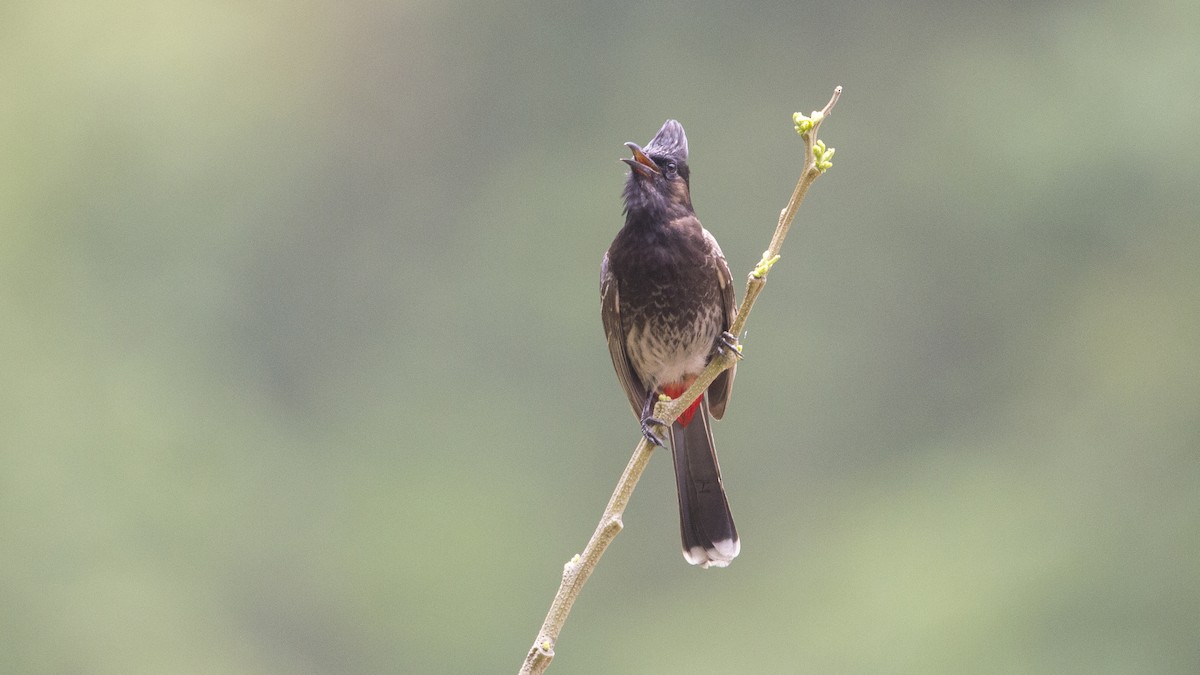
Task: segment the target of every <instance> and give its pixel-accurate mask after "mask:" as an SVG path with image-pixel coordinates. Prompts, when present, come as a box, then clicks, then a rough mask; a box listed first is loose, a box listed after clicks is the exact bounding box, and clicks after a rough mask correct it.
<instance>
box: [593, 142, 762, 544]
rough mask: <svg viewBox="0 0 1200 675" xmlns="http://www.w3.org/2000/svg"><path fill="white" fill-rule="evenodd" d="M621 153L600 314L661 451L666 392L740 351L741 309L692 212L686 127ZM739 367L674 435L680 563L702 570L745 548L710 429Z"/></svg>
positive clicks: (625, 383)
mask: <svg viewBox="0 0 1200 675" xmlns="http://www.w3.org/2000/svg"><path fill="white" fill-rule="evenodd" d="M625 145H626V146H627V147H628V148H629V149H630V150H632V151H633V158H632V159H623V160H622V161H623V162H625V163H626V164H628V165H629V166H630V168H631V169H632V170H631V171H630V173H629V178H628V180H627V181H626V183H625V192H624V198H625V226H624V227H622V228H621V231H620V232H618V233H617V236H616V238H615V239H613V243H612V246H610V247H609V249H608V252H607V253H606V254H605V255H604V262H603V263H602V264H601V266H600V314H601V317H602V318H603V319H604V332H605V333H606V334H607V335H608V351H609V353H610V354H611V355H612V361H613V366H614V367H615V368H616V370H617V378H618V379H619V380H620V381H621V386H622V387H624V388H625V395H626V396H628V397H629V404H630V405H631V406H633V411H634V414H636V415H637V416H638V419H639V420H640V421H641V428H642V433H643V434H644V435H645V436H646V438H648V439H650V441H652V442H654V443H655V444H657V445H662V444H663V443H662V440H661V439H659V438H658V436H657V434H655V432H654V426H655V425H657V424H659V421H658V420H656V419H654V417H653V413H654V404H655V402H656V401H657V400H658V396H659V394H666V395H667V396H670V397H672V398H676V397H678V396H679V395H680V394H682V393H683V392H684V390H685V389H687V388H688V387H689V386H690V385H691V384H692V382H694V381H695V379H696V376H698V375H699V374H700V372H701V371H702V370H704V367H705V366H706V365H708V362H709V360H710V359H711V358H712V355H713V354H714V352H715V350H719V349H728V348H730V346H731V345H733V344H734V339H733V336H731V335H729V334H728V333H727V332H726V331H727V329H728V328H729V326H730V325H731V324H732V322H733V318H734V314H735V313H736V311H737V310H736V308H735V307H734V302H733V277H732V276H731V275H730V273H729V266H728V265H726V264H725V256H724V255H723V254H722V253H721V247H720V246H718V245H717V240H716V239H714V238H713V236H712V235H711V234H709V233H708V230H706V229H704V228H703V227H702V226H701V225H700V221H699V220H698V219H697V218H696V213H695V211H693V210H692V197H691V191H690V184H689V175H690V172H689V170H688V165H687V158H688V145H687V136H686V135H685V134H684V132H683V126H682V125H681V124H679V122H676V121H675V120H667V121H666V123H665V124H663V126H662V128H661V129H659V131H658V133H657V134H655V136H654V138H653V139H652V140H651V141H650V144H649V145H647V146H646V147H645V148H639V147H638V146H637V144H636V143H626V144H625ZM734 370H735V369H734V368H730V369H729V370H726V371H725V372H723V373H721V375H720V376H718V377H717V379H716V380H714V381H713V383H712V384H711V385H709V387H708V393H707V396H704V395H702V396H700V398H698V399H696V400H695V402H693V403H692V405H691V406H689V407H688V408H687V410H686V411H684V413H683V414H682V415H680V416H679V419H677V420H675V422H674V423H673V424H671V428H670V431H671V454H672V456H673V457H674V460H675V481H676V483H677V487H678V491H679V525H680V529H681V531H682V533H683V557H684V558H686V559H687V561H688V562H689V563H691V564H693V565H700V566H702V567H724V566H726V565H728V564H729V563H730V561H732V560H733V559H734V558H735V557H737V554H738V551H739V549H740V543H739V541H738V535H737V529H736V528H735V527H734V525H733V516H732V515H730V513H729V502H728V501H726V499H725V489H724V487H722V485H721V470H720V467H719V466H718V465H717V453H716V450H715V449H714V448H713V438H712V429H711V428H710V426H709V416H710V414H711V416H712V417H715V418H717V419H720V418H721V416H722V415H724V413H725V405H726V404H727V403H728V402H729V395H730V391H731V390H732V388H733V376H734ZM697 412H699V414H697Z"/></svg>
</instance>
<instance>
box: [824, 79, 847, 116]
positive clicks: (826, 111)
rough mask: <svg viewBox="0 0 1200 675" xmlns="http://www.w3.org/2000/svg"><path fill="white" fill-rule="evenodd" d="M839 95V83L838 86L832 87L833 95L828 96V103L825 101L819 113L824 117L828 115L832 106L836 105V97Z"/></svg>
mask: <svg viewBox="0 0 1200 675" xmlns="http://www.w3.org/2000/svg"><path fill="white" fill-rule="evenodd" d="M841 97H842V85H840V84H839V85H838V86H836V87H834V88H833V96H832V97H830V99H829V103H826V104H825V107H824V108H821V114H822V115H824V116H825V117H828V116H829V113H831V112H833V106H835V105H837V102H838V99H839V98H841Z"/></svg>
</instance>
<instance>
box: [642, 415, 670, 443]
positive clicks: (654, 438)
mask: <svg viewBox="0 0 1200 675" xmlns="http://www.w3.org/2000/svg"><path fill="white" fill-rule="evenodd" d="M665 426H667V425H666V424H663V421H662V420H660V419H658V418H657V417H647V418H645V419H643V420H642V435H643V436H645V437H646V440H648V441H650V442H651V443H653V444H654V445H657V446H659V447H660V448H665V447H667V443H666V441H664V440H663V439H662V437H661V436H659V435H658V432H657V431H655V430H654V428H655V427H665Z"/></svg>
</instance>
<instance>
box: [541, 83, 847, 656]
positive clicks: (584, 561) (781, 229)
mask: <svg viewBox="0 0 1200 675" xmlns="http://www.w3.org/2000/svg"><path fill="white" fill-rule="evenodd" d="M841 95H842V88H841V87H840V86H839V87H836V88H835V89H834V90H833V97H832V98H830V99H829V103H826V104H825V107H824V108H823V109H821V110H819V111H815V112H813V114H812V115H811V116H804V115H801V114H800V113H796V114H795V115H794V116H793V119H794V121H795V123H796V132H797V133H799V134H800V137H801V138H802V139H803V140H804V169H803V170H802V171H801V173H800V180H798V181H797V182H796V188H795V189H794V190H793V191H792V197H791V199H789V200H788V204H787V206H786V207H784V209H783V211H781V212H780V213H779V223H778V224H777V225H776V226H775V234H774V236H772V237H771V245H770V246H768V247H767V250H766V251H764V252H763V257H762V260H760V261H759V262H758V264H757V265H755V266H754V269H753V270H751V271H750V275H749V278H748V279H747V282H746V295H745V297H743V298H742V305H741V307H740V308H739V309H738V313H737V318H736V319H735V320H734V322H733V325H732V326H731V327H730V328H729V332H730V333H732V334H733V335H735V336H738V335H741V334H742V330H744V329H745V326H746V320H747V318H749V316H750V310H751V308H753V307H754V301H755V299H757V298H758V294H759V293H761V292H762V289H763V287H764V286H766V283H767V274H768V273H769V272H770V271H771V266H772V265H774V264H775V263H776V262H777V261H778V260H779V251H780V249H781V248H783V240H784V238H785V237H787V233H788V228H790V227H791V225H792V220H793V219H794V218H795V217H796V211H797V210H798V209H799V208H800V203H801V202H803V201H804V197H805V195H807V194H808V188H809V187H810V186H812V184H813V181H815V180H816V179H817V178H819V177H820V176H821V174H823V173H825V171H826V170H827V169H828V168H829V167H830V166H832V162H831V160H832V158H833V148H826V147H825V144H824V143H822V142H821V141H820V140H818V139H817V129H818V128H819V127H820V126H821V122H822V121H823V120H824V119H825V118H826V117H829V114H830V112H832V111H833V106H834V105H836V104H837V101H838V98H839V97H840V96H841ZM739 358H741V345H738V349H737V350H736V351H735V350H732V349H725V350H723V351H721V352H720V353H719V354H717V355H716V356H714V357H713V359H712V360H711V361H710V362H709V364H708V367H707V368H705V369H704V371H703V372H702V373H701V374H700V376H699V377H697V378H696V381H695V382H694V383H693V384H692V386H691V387H688V389H687V391H685V392H684V393H683V394H681V395H679V396H678V397H677V398H676V399H675V400H673V401H670V402H669V403H663V402H660V403H658V404H657V405H655V408H654V416H655V417H657V418H658V419H660V420H662V421H663V422H664V423H666V424H668V425H669V424H671V422H674V421H675V418H677V417H679V415H680V414H682V413H683V411H684V410H685V409H686V408H687V407H688V404H690V403H691V402H692V401H694V400H696V399H697V398H698V397H700V395H701V394H703V393H704V391H705V390H706V389H708V385H710V384H712V381H713V380H715V379H716V378H717V376H718V375H720V374H721V373H722V372H724V371H725V370H726V369H727V368H730V367H731V366H733V364H734V363H737V360H738V359H739ZM653 450H654V446H653V445H651V444H650V442H649V441H647V440H646V439H645V438H642V440H641V442H639V443H638V445H637V447H636V448H634V451H633V457H631V458H630V459H629V464H628V465H627V466H626V467H625V472H624V473H622V474H621V479H620V480H619V481H617V487H616V489H615V490H614V491H613V494H612V497H611V498H610V499H609V500H608V506H606V507H605V509H604V515H603V516H601V518H600V524H599V525H597V526H596V531H595V532H594V533H592V538H591V539H590V540H589V541H588V543H587V546H586V547H584V549H583V553H582V554H576V555H575V556H574V557H573V558H571V560H569V561H568V562H567V564H566V565H564V566H563V575H562V583H561V584H560V585H559V587H558V593H557V594H555V596H554V602H553V603H551V604H550V611H549V612H548V613H547V614H546V620H545V621H544V622H543V623H542V628H541V630H539V631H538V636H537V640H536V641H535V642H534V643H533V647H531V648H530V649H529V653H528V654H527V655H526V656H525V662H524V663H523V664H522V666H521V670H520V673H521V674H522V675H524V674H527V673H528V674H533V673H541V672H544V671H545V670H546V668H547V667H549V665H550V661H551V660H552V659H553V658H554V644H555V643H556V642H557V641H558V636H559V633H560V632H561V631H562V627H563V624H565V623H566V621H567V615H568V614H570V613H571V606H572V605H574V604H575V599H576V598H578V597H579V593H580V591H582V590H583V585H584V584H585V583H587V580H588V577H590V576H591V575H592V570H594V569H595V568H596V563H598V562H599V561H600V556H602V555H604V550H605V549H607V548H608V545H609V544H610V543H611V542H612V540H613V539H614V538H615V537H616V536H617V533H618V532H620V531H621V528H622V527H623V524H622V522H621V515H622V514H623V513H624V512H625V506H626V505H627V504H628V503H629V498H630V496H631V495H632V494H633V489H634V487H636V486H637V482H638V480H639V479H640V478H641V477H642V472H643V471H644V470H645V469H646V464H647V463H648V462H649V461H650V454H651V452H652V451H653Z"/></svg>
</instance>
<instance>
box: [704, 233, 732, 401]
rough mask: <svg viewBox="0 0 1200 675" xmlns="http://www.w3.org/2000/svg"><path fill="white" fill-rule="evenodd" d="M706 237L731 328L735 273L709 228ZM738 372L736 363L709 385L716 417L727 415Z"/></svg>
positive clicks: (709, 396) (726, 317) (726, 328)
mask: <svg viewBox="0 0 1200 675" xmlns="http://www.w3.org/2000/svg"><path fill="white" fill-rule="evenodd" d="M704 238H705V239H707V240H708V247H709V250H711V251H712V252H713V266H714V267H715V268H716V274H717V282H718V284H719V288H720V291H721V309H722V311H723V319H722V321H723V323H722V325H723V326H724V328H723V330H729V327H730V326H732V325H733V320H734V318H736V317H737V305H736V304H735V303H734V297H733V275H732V274H730V272H729V265H728V264H727V263H726V262H725V254H724V253H722V252H721V246H720V245H719V244H717V240H716V238H715V237H713V236H712V235H711V234H709V232H708V230H704ZM736 372H737V365H736V364H735V365H734V366H733V367H731V368H730V369H729V370H726V371H725V372H723V373H721V374H720V375H718V376H717V379H715V380H713V383H712V384H710V385H708V409H709V412H711V413H712V416H713V417H715V418H716V419H721V418H722V417H723V416H724V415H725V405H726V404H727V403H729V397H730V395H731V394H732V393H733V376H734V375H735V374H736Z"/></svg>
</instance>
